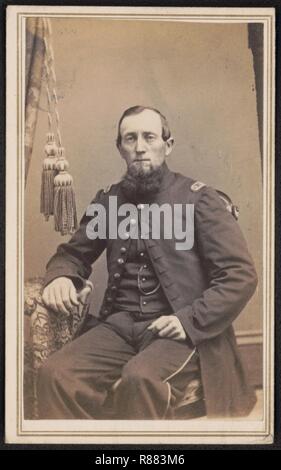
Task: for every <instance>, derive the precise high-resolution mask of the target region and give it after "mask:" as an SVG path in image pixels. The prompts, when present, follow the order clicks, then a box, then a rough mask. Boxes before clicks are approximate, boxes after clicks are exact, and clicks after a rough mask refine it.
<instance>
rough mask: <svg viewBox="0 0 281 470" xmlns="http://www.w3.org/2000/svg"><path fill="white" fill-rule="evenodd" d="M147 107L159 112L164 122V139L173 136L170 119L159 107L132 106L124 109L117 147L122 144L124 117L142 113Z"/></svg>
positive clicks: (119, 124)
mask: <svg viewBox="0 0 281 470" xmlns="http://www.w3.org/2000/svg"><path fill="white" fill-rule="evenodd" d="M146 109H149V110H150V111H154V112H155V113H157V114H158V115H159V116H160V119H161V123H162V139H163V140H165V141H166V140H168V139H169V138H170V137H171V131H170V128H169V124H168V121H167V119H166V118H165V116H164V115H163V114H162V113H160V111H158V109H156V108H151V107H150V106H132V107H131V108H128V109H126V111H124V113H123V114H122V116H121V118H120V120H119V123H118V135H117V139H116V144H117V147H119V146H120V144H121V134H120V127H121V124H122V121H123V119H125V117H127V116H132V115H134V114H140V113H142V112H143V111H145V110H146Z"/></svg>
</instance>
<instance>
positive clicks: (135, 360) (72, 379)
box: [38, 312, 199, 419]
mask: <svg viewBox="0 0 281 470" xmlns="http://www.w3.org/2000/svg"><path fill="white" fill-rule="evenodd" d="M157 316H159V315H156V316H155V315H154V316H151V317H150V318H149V319H143V318H138V317H136V315H135V314H131V313H129V312H117V313H114V314H113V315H111V316H110V317H108V318H107V320H106V321H100V322H99V323H98V325H97V326H95V327H93V328H91V329H90V330H89V331H88V332H87V333H85V334H83V335H82V336H80V337H78V338H77V339H75V340H74V341H72V342H71V343H69V344H67V345H66V346H65V347H64V348H62V349H61V350H60V351H58V352H56V353H54V354H53V355H52V356H51V357H50V358H49V359H48V360H47V361H46V363H45V364H44V365H43V366H42V368H41V369H40V371H39V377H38V400H39V416H40V419H105V417H104V416H103V409H104V408H103V407H104V404H105V402H106V400H107V397H108V393H109V392H110V391H111V390H112V386H113V385H114V384H116V382H117V381H119V382H118V386H117V387H116V390H115V391H114V403H115V411H116V416H117V417H118V419H163V418H165V417H167V416H169V412H170V410H171V409H172V407H173V405H174V404H175V402H176V401H177V400H179V399H180V398H181V397H182V396H183V394H184V391H185V389H186V387H187V384H188V383H189V382H190V381H191V380H194V379H197V378H198V376H199V365H198V354H197V352H196V350H195V349H194V347H192V346H191V345H190V344H188V342H186V341H185V342H180V341H176V340H172V339H165V338H159V337H157V336H156V335H155V334H153V333H151V332H150V331H149V330H147V327H148V325H149V324H150V323H151V322H152V321H153V320H154V319H155V318H156V317H157Z"/></svg>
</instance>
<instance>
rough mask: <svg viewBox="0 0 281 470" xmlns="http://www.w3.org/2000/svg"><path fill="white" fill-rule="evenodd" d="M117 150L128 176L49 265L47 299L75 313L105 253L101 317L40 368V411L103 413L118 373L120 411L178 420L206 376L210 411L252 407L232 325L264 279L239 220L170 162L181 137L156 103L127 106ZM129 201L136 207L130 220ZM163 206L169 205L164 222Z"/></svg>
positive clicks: (48, 415)
mask: <svg viewBox="0 0 281 470" xmlns="http://www.w3.org/2000/svg"><path fill="white" fill-rule="evenodd" d="M117 147H118V150H119V152H120V154H121V157H122V158H124V160H125V162H126V164H127V172H126V174H125V175H124V177H123V178H122V180H121V181H120V182H119V183H117V184H114V185H112V186H111V187H110V188H108V189H107V190H100V191H99V192H98V193H97V195H96V197H95V199H94V201H93V202H92V204H91V205H90V206H89V208H88V209H87V211H86V213H85V215H84V216H83V217H82V219H81V222H80V227H79V229H78V231H77V232H76V233H75V234H74V235H73V236H72V238H71V239H70V241H69V242H68V243H63V244H61V245H60V246H59V247H58V250H57V253H56V254H55V255H54V256H53V257H52V258H51V260H50V261H49V263H48V265H47V273H46V278H45V288H44V292H43V300H44V302H45V303H46V305H47V306H49V307H51V308H52V309H53V310H55V311H57V312H63V313H65V314H69V313H71V310H72V309H73V307H75V306H76V305H77V304H78V300H77V293H76V289H78V288H81V287H82V286H83V282H84V280H85V279H87V278H88V277H89V275H90V274H91V265H92V264H93V263H94V262H95V261H96V259H97V258H98V257H99V256H100V254H101V253H102V252H103V250H105V249H106V250H107V266H108V284H107V287H106V291H105V295H104V300H103V304H102V307H101V311H100V314H99V317H98V318H95V317H93V316H89V318H90V320H89V322H88V325H87V328H86V332H85V333H84V334H82V335H81V336H79V337H78V338H76V339H75V340H74V341H73V342H71V343H69V344H68V345H66V346H65V347H64V348H63V349H62V350H61V351H59V352H57V353H55V354H53V355H52V356H51V357H50V358H49V359H48V360H47V361H46V363H45V365H44V366H43V367H42V368H41V370H40V374H39V383H38V393H39V412H40V418H41V419H67V418H70V419H71V418H72V419H83V418H84V419H98V418H102V417H103V414H102V413H103V405H104V403H105V401H106V398H107V396H108V393H109V391H110V390H111V389H112V386H113V384H115V383H116V382H117V381H118V386H117V387H116V390H115V392H114V399H115V408H116V413H117V416H118V418H119V419H163V418H165V417H171V416H173V414H172V410H173V407H174V405H175V403H177V401H178V400H180V398H181V397H182V396H183V394H184V392H185V390H186V387H187V384H188V383H190V382H191V381H194V380H197V379H198V378H199V379H200V380H201V382H202V385H203V390H204V398H205V406H206V412H207V415H208V417H227V416H243V415H247V414H248V413H249V412H250V411H251V409H252V407H253V405H254V403H255V395H254V392H253V390H252V389H251V388H250V387H249V385H248V384H247V380H246V377H245V373H244V370H243V367H242V364H241V360H240V357H239V354H238V351H237V346H236V342H235V337H234V332H233V327H232V322H233V321H234V319H235V318H236V317H237V316H238V314H239V313H240V312H241V311H242V309H243V308H244V307H245V305H246V303H247V302H248V300H249V299H250V297H251V296H252V295H253V293H254V291H255V288H256V284H257V276H256V272H255V268H254V266H253V261H252V259H251V256H250V255H249V253H248V250H247V246H246V243H245V240H244V238H243V236H242V234H241V231H240V229H239V226H238V223H237V222H236V220H235V218H234V217H233V215H232V214H231V213H230V212H229V211H228V210H227V208H226V205H225V203H224V202H223V201H222V199H221V198H220V197H219V195H218V193H217V192H216V191H215V190H213V189H212V188H210V187H207V186H206V185H204V184H203V183H200V182H195V181H193V180H191V179H190V178H188V177H186V176H183V175H181V174H179V173H174V172H172V171H170V170H169V168H168V166H167V164H166V157H167V156H168V155H169V154H170V153H171V151H172V147H173V138H172V136H171V132H170V129H169V126H168V123H167V120H166V118H165V117H164V116H163V115H162V114H161V113H160V112H159V111H158V110H156V109H153V108H149V107H141V106H135V107H133V108H130V109H128V110H126V111H125V112H124V114H123V115H122V117H121V119H120V121H119V126H118V138H117ZM152 204H153V205H152ZM179 207H180V208H182V207H183V208H184V210H183V211H181V212H179V210H178V209H179ZM133 209H134V210H135V216H134V217H132V216H131V217H126V215H127V213H128V210H129V212H130V211H131V210H132V211H133ZM157 209H158V211H157ZM169 209H171V211H170V212H169ZM162 210H163V212H165V215H166V214H167V213H168V214H170V218H169V220H168V221H167V219H165V222H164V223H162V222H161V218H160V212H161V211H162ZM149 211H151V212H149ZM130 213H131V212H130ZM144 213H146V214H147V213H149V214H148V215H149V216H148V218H147V217H145V216H143V214H144ZM179 213H180V214H181V218H180V222H181V223H180V230H179V227H178V224H177V222H178V220H176V219H177V218H178V214H179ZM171 214H172V216H171ZM175 214H177V217H176V216H175ZM150 215H152V217H150ZM157 215H158V216H159V217H158V219H157ZM162 215H163V214H162ZM114 218H115V220H113V219H114ZM124 227H126V229H125V230H124ZM184 227H187V232H188V236H186V240H185V241H183V238H184V234H183V228H184ZM191 229H192V230H191ZM157 233H158V235H159V236H158V235H157ZM91 319H92V320H91Z"/></svg>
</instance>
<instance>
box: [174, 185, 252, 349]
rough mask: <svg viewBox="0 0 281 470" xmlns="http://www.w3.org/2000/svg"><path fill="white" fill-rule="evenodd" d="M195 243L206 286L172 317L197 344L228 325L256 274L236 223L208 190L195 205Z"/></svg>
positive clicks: (240, 306)
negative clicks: (177, 319)
mask: <svg viewBox="0 0 281 470" xmlns="http://www.w3.org/2000/svg"><path fill="white" fill-rule="evenodd" d="M195 240H196V243H197V249H198V251H199V255H200V257H201V259H202V263H203V265H204V266H205V269H206V273H207V277H208V281H209V282H208V287H207V289H206V290H205V291H204V292H203V294H202V296H200V297H199V298H197V299H195V301H194V302H193V303H192V305H188V306H186V307H184V308H182V309H181V310H179V311H178V312H176V315H177V316H178V318H179V319H180V321H181V323H182V325H183V327H184V329H185V331H186V333H187V335H188V337H189V338H190V339H191V341H192V342H193V344H194V345H197V344H199V343H201V342H202V341H204V340H207V339H210V338H212V337H215V336H218V335H219V334H220V333H222V332H223V331H224V330H226V329H227V328H228V327H229V326H230V325H231V324H232V322H233V321H234V320H235V318H236V317H237V316H238V315H239V313H240V312H241V311H242V309H243V308H244V306H245V305H246V303H247V302H248V301H249V299H250V298H251V296H252V295H253V293H254V291H255V289H256V286H257V274H256V270H255V267H254V264H253V260H252V258H251V256H250V254H249V252H248V249H247V245H246V241H245V239H244V237H243V235H242V233H241V230H240V228H239V225H238V223H237V221H236V220H235V219H234V217H233V216H232V215H231V214H230V213H229V212H228V211H227V210H226V208H225V205H224V203H223V202H222V201H221V199H220V197H219V196H218V194H217V193H216V191H215V190H213V189H211V188H204V189H203V190H202V194H201V197H200V198H199V200H198V202H197V203H196V204H195Z"/></svg>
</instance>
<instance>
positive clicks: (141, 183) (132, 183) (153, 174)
mask: <svg viewBox="0 0 281 470" xmlns="http://www.w3.org/2000/svg"><path fill="white" fill-rule="evenodd" d="M163 176H164V167H163V165H162V166H160V167H158V168H155V169H153V168H152V169H151V170H150V171H146V172H145V171H143V169H142V168H136V167H135V166H134V165H130V166H129V167H128V169H127V172H126V173H125V175H124V176H123V178H122V181H121V187H122V191H123V193H124V194H125V196H126V198H127V199H128V201H130V202H132V203H137V202H144V201H147V202H148V201H150V200H152V199H153V197H154V196H155V194H157V193H158V191H159V189H160V186H161V182H162V180H163Z"/></svg>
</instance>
